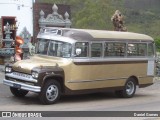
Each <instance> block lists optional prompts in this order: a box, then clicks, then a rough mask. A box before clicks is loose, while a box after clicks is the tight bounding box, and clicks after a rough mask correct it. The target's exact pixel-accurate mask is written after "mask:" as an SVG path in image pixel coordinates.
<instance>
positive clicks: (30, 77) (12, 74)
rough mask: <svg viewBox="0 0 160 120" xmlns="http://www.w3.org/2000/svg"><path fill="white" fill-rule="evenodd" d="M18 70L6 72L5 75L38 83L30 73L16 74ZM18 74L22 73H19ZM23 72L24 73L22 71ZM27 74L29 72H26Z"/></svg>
mask: <svg viewBox="0 0 160 120" xmlns="http://www.w3.org/2000/svg"><path fill="white" fill-rule="evenodd" d="M17 73H18V72H12V73H6V75H5V76H7V77H10V78H14V79H19V80H23V81H27V82H34V83H37V80H36V79H34V78H32V76H31V75H28V76H29V77H23V76H18V75H15V74H17ZM18 74H21V73H18ZM22 74H23V73H22ZM25 75H27V74H25Z"/></svg>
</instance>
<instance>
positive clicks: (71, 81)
mask: <svg viewBox="0 0 160 120" xmlns="http://www.w3.org/2000/svg"><path fill="white" fill-rule="evenodd" d="M127 78H128V77H121V78H106V79H96V80H70V81H67V83H83V82H100V81H107V80H118V79H127Z"/></svg>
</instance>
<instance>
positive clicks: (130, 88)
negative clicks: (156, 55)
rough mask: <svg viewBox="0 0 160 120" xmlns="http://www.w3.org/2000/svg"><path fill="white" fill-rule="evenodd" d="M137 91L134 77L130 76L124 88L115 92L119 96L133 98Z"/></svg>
mask: <svg viewBox="0 0 160 120" xmlns="http://www.w3.org/2000/svg"><path fill="white" fill-rule="evenodd" d="M135 92H136V82H135V80H134V78H129V79H128V80H127V81H126V83H125V86H124V87H123V90H118V91H115V94H116V95H117V96H118V97H122V98H131V97H133V96H134V94H135Z"/></svg>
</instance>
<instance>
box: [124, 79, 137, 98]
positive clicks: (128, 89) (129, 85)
mask: <svg viewBox="0 0 160 120" xmlns="http://www.w3.org/2000/svg"><path fill="white" fill-rule="evenodd" d="M134 89H135V88H134V83H133V82H132V81H129V82H128V83H127V85H126V93H127V94H128V95H132V94H133V92H134Z"/></svg>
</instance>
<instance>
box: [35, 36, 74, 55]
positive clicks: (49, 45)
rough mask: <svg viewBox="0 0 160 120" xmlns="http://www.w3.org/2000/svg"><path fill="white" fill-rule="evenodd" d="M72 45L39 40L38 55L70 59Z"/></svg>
mask: <svg viewBox="0 0 160 120" xmlns="http://www.w3.org/2000/svg"><path fill="white" fill-rule="evenodd" d="M71 51H72V45H71V44H70V43H66V42H61V41H54V40H48V39H39V40H38V44H37V54H41V55H48V56H55V57H63V58H69V57H71Z"/></svg>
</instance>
